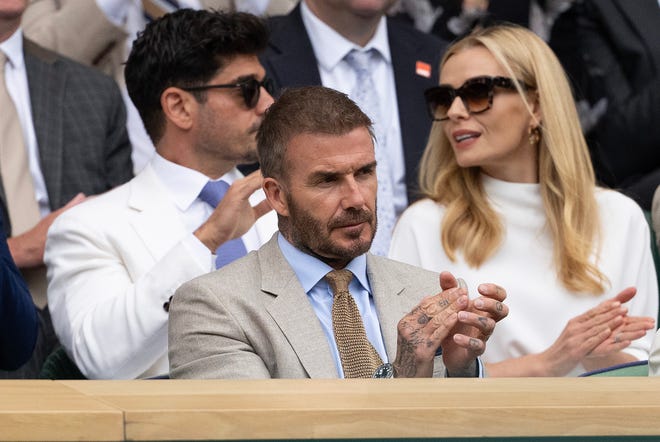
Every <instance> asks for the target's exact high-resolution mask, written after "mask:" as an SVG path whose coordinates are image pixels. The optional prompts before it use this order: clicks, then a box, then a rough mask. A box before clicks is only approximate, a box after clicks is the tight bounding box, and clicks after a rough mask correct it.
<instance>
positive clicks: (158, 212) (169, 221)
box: [128, 165, 186, 261]
mask: <svg viewBox="0 0 660 442" xmlns="http://www.w3.org/2000/svg"><path fill="white" fill-rule="evenodd" d="M128 185H129V188H130V190H129V197H128V207H129V208H130V209H132V210H134V211H135V212H136V213H135V215H134V216H133V217H131V219H130V224H131V226H132V228H133V229H134V230H135V232H136V234H137V236H138V238H140V239H141V240H142V241H143V242H144V245H145V246H146V247H147V249H148V250H149V252H150V253H151V255H152V256H153V258H154V260H155V261H157V260H158V259H160V258H161V257H162V256H164V255H165V254H166V253H167V252H168V251H169V250H170V249H171V248H172V247H173V246H174V245H175V244H176V243H177V242H179V241H180V240H181V237H182V236H183V235H184V234H185V233H186V227H185V225H184V223H183V221H182V219H181V215H180V213H179V212H178V210H177V209H176V206H175V205H174V203H173V202H172V201H170V200H169V199H168V198H167V196H166V195H167V191H166V190H165V189H164V188H163V187H162V185H161V184H160V182H159V181H158V178H157V177H156V175H155V173H154V171H153V169H151V166H149V165H147V167H145V168H144V170H143V171H142V172H140V174H138V175H137V176H136V177H135V178H134V179H133V180H131V182H130V183H129V184H128Z"/></svg>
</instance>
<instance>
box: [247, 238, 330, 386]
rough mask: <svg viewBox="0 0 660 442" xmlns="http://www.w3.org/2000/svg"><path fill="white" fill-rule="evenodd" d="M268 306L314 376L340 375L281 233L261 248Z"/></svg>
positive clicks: (304, 366) (263, 278) (263, 286)
mask: <svg viewBox="0 0 660 442" xmlns="http://www.w3.org/2000/svg"><path fill="white" fill-rule="evenodd" d="M258 254H259V263H260V266H261V274H262V287H261V289H262V290H263V291H264V292H265V293H266V294H267V295H266V296H271V297H272V301H271V302H270V303H266V304H265V305H266V309H267V310H268V312H269V313H270V315H271V317H272V318H273V320H274V321H275V322H276V323H277V326H278V327H279V328H280V330H281V331H282V333H283V334H284V335H285V336H286V338H287V340H288V341H289V343H290V344H291V347H292V348H293V351H294V352H295V353H296V355H297V356H298V359H299V360H300V363H301V364H302V366H303V368H304V369H305V371H307V374H308V375H309V377H310V378H336V377H337V376H338V374H337V370H336V368H335V362H334V360H333V358H332V354H331V353H330V346H329V345H328V340H327V338H326V336H325V334H324V333H323V329H322V328H321V324H320V323H319V321H318V319H317V317H316V313H315V312H314V309H313V308H312V306H311V304H310V303H309V300H308V299H307V295H306V294H305V292H304V291H303V288H302V287H301V285H300V282H298V278H297V277H296V275H295V273H294V272H293V269H291V267H290V266H289V263H288V262H287V261H286V259H285V258H284V256H283V255H282V252H281V251H280V248H279V246H278V245H277V235H274V236H273V238H272V239H271V240H270V241H269V242H268V243H267V244H265V245H264V246H263V247H262V248H261V249H259V252H258Z"/></svg>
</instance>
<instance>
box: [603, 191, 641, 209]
mask: <svg viewBox="0 0 660 442" xmlns="http://www.w3.org/2000/svg"><path fill="white" fill-rule="evenodd" d="M595 195H596V201H597V202H598V206H599V207H601V208H612V209H616V210H618V211H623V212H624V213H641V212H642V208H641V206H640V205H639V204H638V203H637V202H636V201H635V200H633V199H632V198H630V197H629V196H627V195H624V194H623V193H621V192H619V191H618V190H614V189H606V188H603V187H597V188H596V191H595Z"/></svg>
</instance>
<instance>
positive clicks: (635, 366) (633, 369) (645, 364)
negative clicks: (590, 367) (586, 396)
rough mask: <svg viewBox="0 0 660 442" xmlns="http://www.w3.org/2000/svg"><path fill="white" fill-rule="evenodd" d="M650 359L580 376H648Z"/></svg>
mask: <svg viewBox="0 0 660 442" xmlns="http://www.w3.org/2000/svg"><path fill="white" fill-rule="evenodd" d="M648 375H649V361H635V362H627V363H625V364H618V365H613V366H611V367H607V368H601V369H599V370H594V371H589V372H587V373H583V374H581V375H580V377H587V376H619V377H622V376H648Z"/></svg>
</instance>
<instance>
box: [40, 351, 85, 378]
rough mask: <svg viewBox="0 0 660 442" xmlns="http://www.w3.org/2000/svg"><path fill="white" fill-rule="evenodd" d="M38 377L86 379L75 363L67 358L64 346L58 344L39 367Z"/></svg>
mask: <svg viewBox="0 0 660 442" xmlns="http://www.w3.org/2000/svg"><path fill="white" fill-rule="evenodd" d="M39 379H87V378H86V377H85V375H84V374H82V373H81V372H80V370H79V369H78V367H77V366H76V364H75V363H74V362H73V361H72V360H71V359H70V358H69V355H67V354H66V351H64V347H62V346H59V347H57V348H56V349H55V350H53V352H52V353H51V354H50V355H48V357H47V358H46V360H45V361H44V365H43V366H42V367H41V372H40V373H39Z"/></svg>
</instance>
